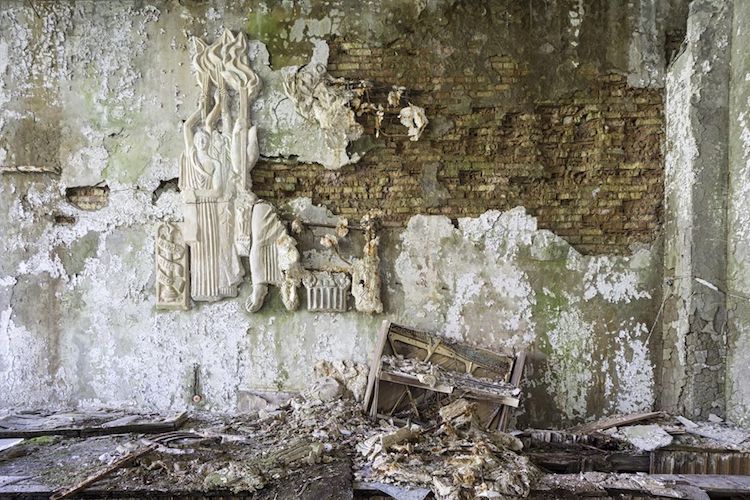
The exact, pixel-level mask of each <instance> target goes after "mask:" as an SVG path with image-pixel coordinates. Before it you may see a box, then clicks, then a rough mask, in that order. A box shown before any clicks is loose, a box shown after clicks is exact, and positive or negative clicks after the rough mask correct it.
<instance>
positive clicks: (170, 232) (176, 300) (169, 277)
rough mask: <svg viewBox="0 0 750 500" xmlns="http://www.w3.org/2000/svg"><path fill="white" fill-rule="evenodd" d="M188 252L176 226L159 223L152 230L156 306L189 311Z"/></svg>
mask: <svg viewBox="0 0 750 500" xmlns="http://www.w3.org/2000/svg"><path fill="white" fill-rule="evenodd" d="M189 291H190V273H189V270H188V250H187V245H185V241H184V240H183V239H182V233H181V232H180V228H179V226H178V225H177V224H174V223H172V222H162V223H161V224H159V225H158V226H157V228H156V307H157V308H158V309H189V308H190V294H189Z"/></svg>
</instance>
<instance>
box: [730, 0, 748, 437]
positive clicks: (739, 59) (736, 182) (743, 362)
mask: <svg viewBox="0 0 750 500" xmlns="http://www.w3.org/2000/svg"><path fill="white" fill-rule="evenodd" d="M748 47H750V2H748V1H745V0H742V1H735V2H734V16H733V22H732V38H731V52H732V57H731V77H730V80H729V81H730V92H729V206H728V210H727V219H728V259H727V306H728V307H727V308H728V311H729V314H728V318H729V322H728V332H729V334H728V339H727V341H728V344H727V377H726V401H727V417H728V418H729V419H730V420H732V421H733V422H735V423H737V424H740V425H742V426H744V427H750V50H748Z"/></svg>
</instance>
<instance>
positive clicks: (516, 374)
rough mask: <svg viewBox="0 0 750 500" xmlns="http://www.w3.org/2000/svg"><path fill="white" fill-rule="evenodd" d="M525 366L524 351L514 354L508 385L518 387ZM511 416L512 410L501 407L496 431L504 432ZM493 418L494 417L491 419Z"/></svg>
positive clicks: (507, 407)
mask: <svg viewBox="0 0 750 500" xmlns="http://www.w3.org/2000/svg"><path fill="white" fill-rule="evenodd" d="M525 365H526V353H525V352H524V351H521V352H519V353H518V354H516V360H515V361H514V362H513V371H512V372H511V374H510V384H511V385H513V386H515V387H518V386H519V385H520V384H521V378H523V369H524V366H525ZM512 415H513V410H512V409H511V408H510V407H509V406H503V407H502V409H501V410H500V419H499V420H498V422H497V430H499V431H501V432H505V429H507V428H508V424H509V423H510V417H511V416H512ZM493 418H494V417H493Z"/></svg>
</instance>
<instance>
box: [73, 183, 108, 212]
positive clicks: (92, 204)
mask: <svg viewBox="0 0 750 500" xmlns="http://www.w3.org/2000/svg"><path fill="white" fill-rule="evenodd" d="M65 197H66V198H67V199H68V201H69V202H70V203H71V204H72V205H74V206H76V207H78V208H80V209H81V210H101V209H102V208H104V207H105V206H107V202H108V201H109V187H108V186H79V187H71V188H67V189H66V190H65Z"/></svg>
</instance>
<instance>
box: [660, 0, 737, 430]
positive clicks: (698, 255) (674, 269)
mask: <svg viewBox="0 0 750 500" xmlns="http://www.w3.org/2000/svg"><path fill="white" fill-rule="evenodd" d="M731 22H732V4H731V1H729V0H695V1H694V2H692V3H691V5H690V13H689V17H688V25H687V36H686V46H685V49H684V51H683V52H682V54H680V55H679V56H678V57H677V59H676V60H675V61H674V63H673V65H672V66H671V68H670V69H669V71H668V73H667V84H666V96H667V97H666V99H667V102H666V121H667V145H666V147H667V151H666V175H665V207H664V217H665V221H664V222H665V257H664V279H665V287H664V297H665V299H664V300H665V303H664V313H663V323H662V327H663V328H662V329H663V337H662V338H663V359H662V370H661V375H662V377H661V386H662V394H661V398H660V406H661V407H662V408H663V409H665V410H668V411H671V412H674V413H678V414H683V415H685V416H687V417H690V418H707V417H708V414H709V413H715V414H717V415H724V410H725V398H724V393H725V387H724V376H725V370H726V364H725V359H726V335H727V321H726V276H727V275H726V272H727V215H726V214H727V189H728V185H727V179H728V176H729V168H728V127H729V120H728V102H729V37H730V31H731Z"/></svg>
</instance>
